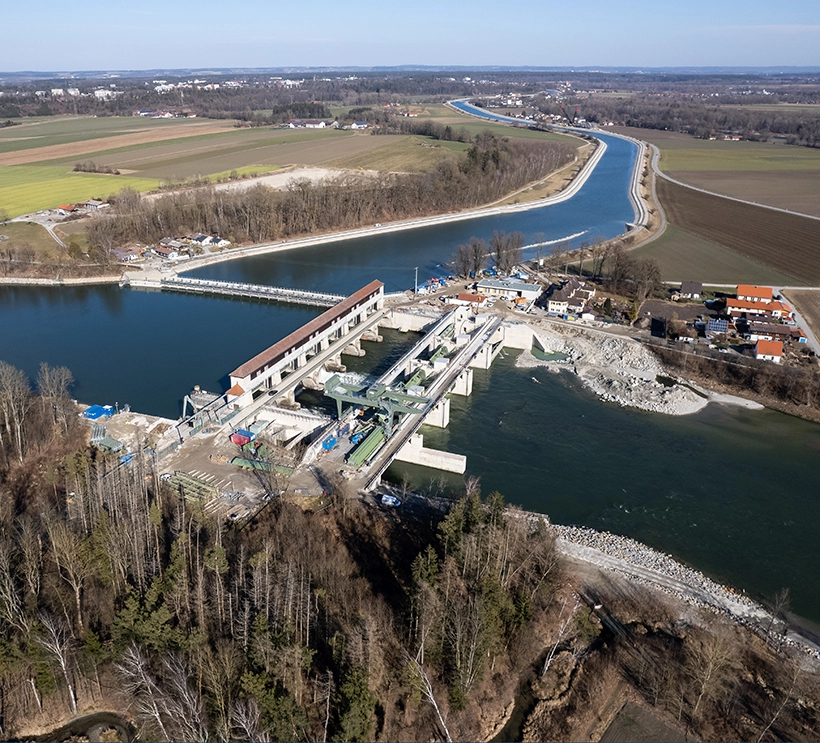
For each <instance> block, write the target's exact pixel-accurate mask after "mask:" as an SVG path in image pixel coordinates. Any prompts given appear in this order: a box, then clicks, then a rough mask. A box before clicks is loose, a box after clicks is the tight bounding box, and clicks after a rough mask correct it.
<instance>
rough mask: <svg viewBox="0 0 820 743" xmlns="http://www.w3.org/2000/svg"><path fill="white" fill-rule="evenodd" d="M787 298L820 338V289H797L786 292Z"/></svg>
mask: <svg viewBox="0 0 820 743" xmlns="http://www.w3.org/2000/svg"><path fill="white" fill-rule="evenodd" d="M784 294H785V295H786V299H788V300H790V301H791V302H792V303H793V304H794V306H795V308H796V309H797V311H798V312H799V313H800V314H801V315H803V318H804V319H805V320H806V322H807V323H808V324H809V326H810V327H811V329H812V331H814V335H815V336H816V337H818V338H820V291H795V290H793V289H792V290H790V291H786V292H784Z"/></svg>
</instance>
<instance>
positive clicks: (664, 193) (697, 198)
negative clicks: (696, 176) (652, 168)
mask: <svg viewBox="0 0 820 743" xmlns="http://www.w3.org/2000/svg"><path fill="white" fill-rule="evenodd" d="M658 197H659V198H660V200H661V203H662V204H663V207H664V209H665V210H666V215H667V217H668V219H669V222H670V223H671V224H673V225H675V226H677V227H680V228H681V229H683V230H685V231H687V232H690V233H692V234H694V235H697V236H699V237H702V238H704V239H705V240H709V241H711V242H716V243H718V244H719V245H723V246H725V247H727V248H730V249H731V250H734V251H736V252H738V253H740V254H741V255H745V256H747V257H749V258H751V259H753V260H755V261H758V262H760V263H763V264H765V265H767V266H771V267H772V268H775V269H777V270H778V271H782V272H783V273H786V274H788V275H790V276H794V277H795V278H797V279H798V280H799V281H800V282H802V283H804V284H805V285H806V286H820V221H817V220H814V219H806V218H805V217H798V216H795V215H791V214H784V213H782V212H776V211H772V210H770V209H762V208H760V207H757V206H753V205H751V204H743V203H740V202H737V201H731V200H729V199H723V198H720V197H716V196H709V195H707V194H704V193H700V192H699V191H694V190H692V189H690V188H684V187H683V186H677V185H675V184H674V183H669V182H668V181H665V180H663V179H658Z"/></svg>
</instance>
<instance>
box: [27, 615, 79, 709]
mask: <svg viewBox="0 0 820 743" xmlns="http://www.w3.org/2000/svg"><path fill="white" fill-rule="evenodd" d="M40 624H41V625H42V627H43V632H42V633H38V634H36V635H35V638H34V639H35V641H36V642H37V644H38V645H40V647H42V648H43V650H45V651H46V653H48V654H49V656H50V657H51V658H52V659H53V660H54V661H55V662H56V663H57V665H58V666H59V667H60V672H61V673H62V674H63V679H65V683H66V686H67V687H68V697H69V700H70V702H71V711H72V712H73V713H74V714H75V715H76V714H77V694H76V692H75V691H74V684H73V682H72V680H71V679H72V676H73V673H74V669H73V650H74V644H75V640H74V635H73V634H71V630H70V629H69V627H68V626H67V625H66V624H64V623H63V622H62V621H60V620H59V619H57V618H55V617H52V616H51V615H50V614H47V613H45V612H42V613H41V614H40Z"/></svg>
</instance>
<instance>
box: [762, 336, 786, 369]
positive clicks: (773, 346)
mask: <svg viewBox="0 0 820 743" xmlns="http://www.w3.org/2000/svg"><path fill="white" fill-rule="evenodd" d="M755 358H756V359H760V360H761V361H774V363H775V364H779V363H780V359H781V358H783V343H782V342H781V341H767V340H762V339H761V340H759V341H758V342H757V343H756V344H755Z"/></svg>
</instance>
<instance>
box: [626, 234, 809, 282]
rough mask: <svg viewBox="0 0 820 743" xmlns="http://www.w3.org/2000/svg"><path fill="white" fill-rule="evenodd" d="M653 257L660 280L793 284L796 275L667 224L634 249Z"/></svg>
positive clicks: (641, 254) (640, 254) (642, 256)
mask: <svg viewBox="0 0 820 743" xmlns="http://www.w3.org/2000/svg"><path fill="white" fill-rule="evenodd" d="M634 254H635V256H637V257H640V258H654V259H655V260H656V261H657V263H658V266H659V267H660V269H661V278H662V279H663V280H664V281H700V282H714V283H716V284H734V283H738V282H743V283H749V284H775V285H778V284H794V283H795V282H796V279H795V277H794V276H789V275H788V274H786V273H783V272H782V271H778V270H776V269H774V268H771V267H769V266H766V265H764V264H762V263H759V262H758V261H756V260H753V259H752V258H749V257H747V256H745V255H741V254H740V253H738V252H736V251H734V250H730V249H729V248H726V247H723V246H722V245H718V244H717V243H714V242H710V241H709V240H706V239H704V238H702V237H698V236H697V235H693V234H691V233H689V232H685V231H684V230H682V229H680V228H678V227H674V226H672V225H669V226H668V227H667V228H666V231H665V232H664V233H663V235H662V236H661V237H659V238H658V239H657V240H654V241H653V242H651V243H649V245H646V246H644V247H642V248H637V249H636V250H635V251H634Z"/></svg>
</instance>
